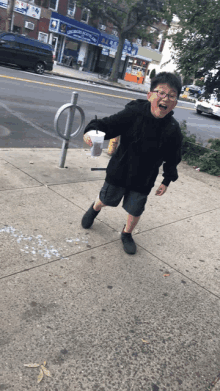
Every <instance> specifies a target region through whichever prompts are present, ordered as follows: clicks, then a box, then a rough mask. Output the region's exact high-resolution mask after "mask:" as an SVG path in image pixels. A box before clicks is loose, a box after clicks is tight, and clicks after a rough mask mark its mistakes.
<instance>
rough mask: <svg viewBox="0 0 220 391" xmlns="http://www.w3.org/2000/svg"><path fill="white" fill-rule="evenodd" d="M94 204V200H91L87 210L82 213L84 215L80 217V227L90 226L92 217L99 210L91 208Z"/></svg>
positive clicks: (93, 217)
mask: <svg viewBox="0 0 220 391" xmlns="http://www.w3.org/2000/svg"><path fill="white" fill-rule="evenodd" d="M94 204H95V202H93V204H92V205H91V206H90V208H89V209H88V210H87V212H86V213H85V214H84V216H83V218H82V222H81V224H82V227H83V228H85V229H87V228H90V227H91V226H92V224H93V221H94V219H95V218H96V216H97V215H98V214H99V212H100V210H99V211H98V212H96V211H95V210H94V209H93V205H94Z"/></svg>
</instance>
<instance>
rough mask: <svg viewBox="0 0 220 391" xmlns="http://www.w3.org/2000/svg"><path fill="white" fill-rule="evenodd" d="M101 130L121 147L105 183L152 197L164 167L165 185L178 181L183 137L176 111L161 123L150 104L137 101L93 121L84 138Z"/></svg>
mask: <svg viewBox="0 0 220 391" xmlns="http://www.w3.org/2000/svg"><path fill="white" fill-rule="evenodd" d="M94 129H98V130H100V131H102V132H105V134H106V135H105V140H110V139H112V138H115V137H117V136H121V137H120V145H119V147H118V148H117V150H116V152H115V153H114V154H113V156H112V157H111V159H110V161H109V164H108V166H107V169H106V178H105V180H106V181H107V182H108V183H109V184H112V185H115V186H121V187H125V188H126V189H130V190H134V191H137V192H139V193H142V194H147V195H148V194H149V193H150V191H151V189H152V187H153V186H154V182H155V180H156V178H157V175H158V173H159V167H160V166H161V164H162V163H163V171H164V172H163V177H164V180H163V182H162V183H163V184H164V185H166V186H169V183H170V182H171V181H173V182H174V181H176V180H177V178H178V173H177V165H178V164H179V163H180V161H181V143H182V133H181V129H180V126H179V124H178V122H177V121H176V120H175V119H174V118H173V111H171V112H170V113H169V114H167V115H166V116H165V117H164V118H162V119H156V118H155V117H154V116H153V115H152V114H151V104H150V102H148V101H147V100H143V99H137V100H135V101H131V102H129V103H128V104H127V105H126V106H125V109H124V110H122V111H120V112H118V113H117V114H114V115H111V116H109V117H105V118H103V119H98V120H92V121H91V122H90V123H89V124H88V125H87V126H86V128H85V130H84V134H85V133H87V132H88V131H90V130H94Z"/></svg>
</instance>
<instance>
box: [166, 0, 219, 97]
mask: <svg viewBox="0 0 220 391" xmlns="http://www.w3.org/2000/svg"><path fill="white" fill-rule="evenodd" d="M171 1H173V0H171ZM172 13H174V14H176V15H177V16H178V18H179V20H180V21H179V29H178V31H177V32H176V33H172V34H171V35H170V36H169V38H171V39H172V43H173V46H174V49H175V52H176V53H175V56H173V59H174V61H175V62H176V64H177V69H178V70H180V72H181V74H182V75H183V76H184V77H185V78H190V77H193V78H196V79H201V78H202V77H203V78H204V87H205V90H206V96H209V95H210V94H211V93H212V92H213V91H214V90H215V89H216V92H217V93H218V95H219V98H220V23H219V21H220V0H179V2H178V4H174V2H173V3H172Z"/></svg>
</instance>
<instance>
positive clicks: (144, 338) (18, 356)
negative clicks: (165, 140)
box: [0, 149, 220, 391]
mask: <svg viewBox="0 0 220 391" xmlns="http://www.w3.org/2000/svg"><path fill="white" fill-rule="evenodd" d="M59 158H60V150H58V149H2V150H0V167H1V181H0V190H1V223H0V248H1V284H0V295H1V304H0V312H1V338H0V340H1V356H0V364H1V371H0V374H1V377H0V390H9V391H12V390H13V391H14V390H16V391H21V390H25V391H26V390H31V391H34V390H44V391H46V390H47V391H57V390H58V391H67V390H70V391H73V390H74V391H81V390H86V391H107V390H112V391H114V390H115V391H116V390H117V391H119V390H120V391H140V390H145V391H165V390H166V391H194V390H197V391H208V390H219V381H218V380H219V374H220V346H219V329H220V317H219V315H220V314H219V312H220V311H219V303H220V284H219V277H220V253H219V233H220V185H219V182H220V180H219V178H216V177H211V176H209V175H207V174H204V173H202V172H197V171H195V170H193V169H192V168H191V167H188V166H186V165H185V164H183V163H181V164H180V166H179V179H178V181H177V182H175V183H172V184H171V185H170V186H169V189H168V191H167V193H166V194H165V195H164V196H163V197H156V196H155V195H154V193H155V190H156V188H157V187H158V185H159V184H160V182H161V180H162V176H161V173H160V174H159V177H158V179H157V182H156V184H155V189H153V191H152V193H151V194H150V196H149V198H148V203H147V205H146V210H145V212H144V213H143V215H142V217H141V219H140V222H139V224H138V226H137V227H136V230H135V231H134V235H133V236H134V239H135V242H136V243H137V253H136V254H135V255H134V256H129V255H127V254H126V253H125V252H124V251H123V248H122V244H121V240H120V232H121V230H122V228H123V225H124V223H125V221H126V217H127V214H126V212H125V211H124V210H123V208H122V207H121V204H120V205H119V206H118V207H117V208H110V207H106V208H103V210H102V211H101V213H100V214H99V215H98V217H97V218H96V220H95V222H94V225H93V226H92V228H91V229H89V230H84V229H83V228H82V227H81V219H82V216H83V214H84V212H85V211H86V210H87V209H88V208H89V206H90V205H91V203H92V202H93V200H94V199H95V198H96V196H97V195H98V193H99V190H100V188H101V186H102V184H103V182H104V178H105V172H103V171H100V172H98V171H91V167H106V166H107V164H108V161H109V156H108V155H107V150H104V152H103V154H102V156H100V157H98V158H91V156H90V151H89V149H88V150H84V149H70V150H68V153H67V160H66V166H67V167H68V168H64V169H60V168H58V163H59ZM44 361H46V367H47V369H48V370H49V371H50V373H51V377H47V376H46V375H44V378H43V380H42V381H41V383H39V384H37V377H38V373H39V368H28V367H25V366H24V364H30V363H38V364H43V362H44ZM214 384H215V385H214Z"/></svg>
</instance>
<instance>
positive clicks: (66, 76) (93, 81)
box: [44, 71, 148, 94]
mask: <svg viewBox="0 0 220 391" xmlns="http://www.w3.org/2000/svg"><path fill="white" fill-rule="evenodd" d="M44 73H47V74H49V75H54V76H61V77H65V78H66V79H74V80H80V81H86V82H87V83H95V84H100V85H103V86H110V87H115V88H118V89H119V90H126V91H133V92H138V93H140V94H147V92H148V91H147V90H146V91H141V90H135V89H133V88H126V87H122V86H118V85H115V84H113V83H108V82H106V83H104V82H99V81H96V80H89V79H80V78H78V77H73V76H68V75H63V74H61V73H57V72H53V71H52V72H44Z"/></svg>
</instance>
